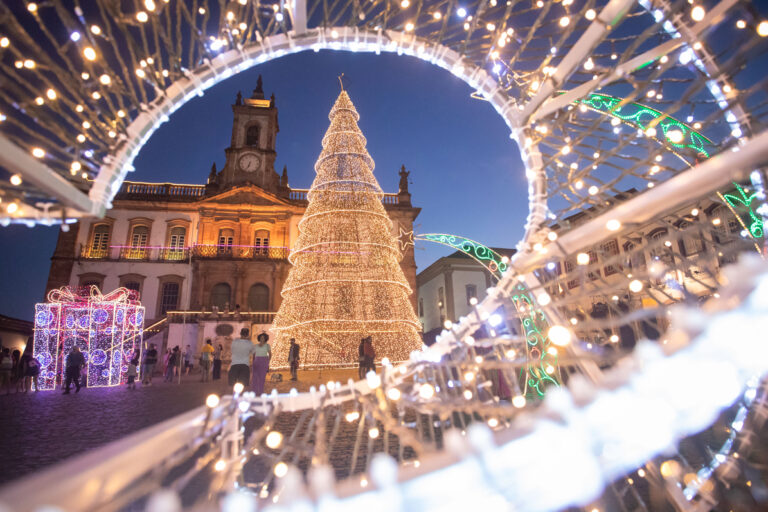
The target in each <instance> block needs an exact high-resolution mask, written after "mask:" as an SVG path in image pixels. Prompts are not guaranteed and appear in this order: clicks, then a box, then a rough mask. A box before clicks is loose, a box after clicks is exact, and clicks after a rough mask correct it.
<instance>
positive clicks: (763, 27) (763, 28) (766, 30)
mask: <svg viewBox="0 0 768 512" xmlns="http://www.w3.org/2000/svg"><path fill="white" fill-rule="evenodd" d="M757 35H759V36H760V37H765V36H768V21H761V22H760V24H759V25H758V26H757Z"/></svg>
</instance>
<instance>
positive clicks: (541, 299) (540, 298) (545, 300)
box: [536, 292, 552, 306]
mask: <svg viewBox="0 0 768 512" xmlns="http://www.w3.org/2000/svg"><path fill="white" fill-rule="evenodd" d="M536 301H537V302H538V303H539V305H540V306H546V305H547V304H549V303H550V302H552V297H550V296H549V294H548V293H546V292H542V293H540V294H538V295H537V296H536Z"/></svg>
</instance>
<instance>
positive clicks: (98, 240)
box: [87, 224, 109, 258]
mask: <svg viewBox="0 0 768 512" xmlns="http://www.w3.org/2000/svg"><path fill="white" fill-rule="evenodd" d="M108 249H109V225H108V224H99V225H98V226H96V227H94V228H93V236H92V237H91V245H90V250H89V251H88V255H87V256H88V257H89V258H106V257H107V252H108Z"/></svg>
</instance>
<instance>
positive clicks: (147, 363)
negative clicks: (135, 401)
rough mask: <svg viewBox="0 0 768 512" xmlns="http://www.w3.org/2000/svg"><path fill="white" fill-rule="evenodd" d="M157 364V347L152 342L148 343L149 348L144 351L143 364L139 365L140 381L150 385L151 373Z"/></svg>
mask: <svg viewBox="0 0 768 512" xmlns="http://www.w3.org/2000/svg"><path fill="white" fill-rule="evenodd" d="M156 364H157V349H156V348H155V344H154V343H150V344H149V348H148V349H147V350H145V351H144V364H143V365H142V366H141V383H142V384H146V385H147V386H151V385H152V374H153V373H154V372H155V365H156Z"/></svg>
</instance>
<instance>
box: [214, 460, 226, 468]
mask: <svg viewBox="0 0 768 512" xmlns="http://www.w3.org/2000/svg"><path fill="white" fill-rule="evenodd" d="M225 467H227V463H226V462H224V461H223V460H222V459H219V460H217V461H216V464H214V465H213V469H215V470H216V471H223V470H224V468H225Z"/></svg>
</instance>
